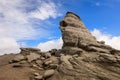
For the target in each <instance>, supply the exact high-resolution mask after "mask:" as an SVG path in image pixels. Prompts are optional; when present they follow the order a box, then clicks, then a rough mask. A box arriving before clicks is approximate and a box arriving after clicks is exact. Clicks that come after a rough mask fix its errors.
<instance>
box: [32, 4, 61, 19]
mask: <svg viewBox="0 0 120 80" xmlns="http://www.w3.org/2000/svg"><path fill="white" fill-rule="evenodd" d="M56 8H57V6H56V5H55V4H54V3H52V2H49V3H45V2H44V3H42V4H41V6H39V7H38V8H37V9H36V10H35V11H34V12H32V13H31V17H34V18H38V19H40V20H45V19H48V18H50V17H52V18H56V17H57V16H60V15H61V14H60V13H58V10H56Z"/></svg>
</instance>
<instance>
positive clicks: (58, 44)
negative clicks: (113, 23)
mask: <svg viewBox="0 0 120 80" xmlns="http://www.w3.org/2000/svg"><path fill="white" fill-rule="evenodd" d="M62 45H63V41H62V38H61V37H60V38H59V39H56V40H50V41H47V42H43V43H40V44H39V45H38V48H40V49H41V51H49V50H51V49H61V48H62Z"/></svg>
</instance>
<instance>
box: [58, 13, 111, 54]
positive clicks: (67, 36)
mask: <svg viewBox="0 0 120 80" xmlns="http://www.w3.org/2000/svg"><path fill="white" fill-rule="evenodd" d="M60 29H61V32H62V39H63V43H64V44H63V48H62V49H63V50H64V51H65V52H66V53H69V54H74V53H77V52H78V53H80V52H82V51H83V50H86V51H98V52H103V53H104V52H105V53H106V52H108V53H110V50H113V48H111V47H110V46H107V45H104V42H103V41H101V42H98V41H97V40H96V38H95V37H94V36H92V34H91V32H90V31H89V30H88V29H87V28H86V27H85V25H84V24H83V22H82V20H81V19H80V17H79V16H77V15H76V14H74V13H72V12H67V14H66V16H65V18H64V19H63V20H61V22H60Z"/></svg>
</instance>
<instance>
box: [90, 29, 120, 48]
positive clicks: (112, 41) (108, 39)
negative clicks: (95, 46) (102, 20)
mask: <svg viewBox="0 0 120 80" xmlns="http://www.w3.org/2000/svg"><path fill="white" fill-rule="evenodd" d="M92 34H93V35H94V36H95V37H96V38H97V40H98V41H102V40H103V41H105V43H106V44H107V45H111V46H112V47H113V48H115V49H119V50H120V36H112V35H110V34H105V33H102V32H101V31H100V30H98V29H94V30H93V31H92Z"/></svg>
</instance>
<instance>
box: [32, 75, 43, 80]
mask: <svg viewBox="0 0 120 80" xmlns="http://www.w3.org/2000/svg"><path fill="white" fill-rule="evenodd" d="M34 79H35V80H42V79H43V76H42V75H38V76H35V78H34Z"/></svg>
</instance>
